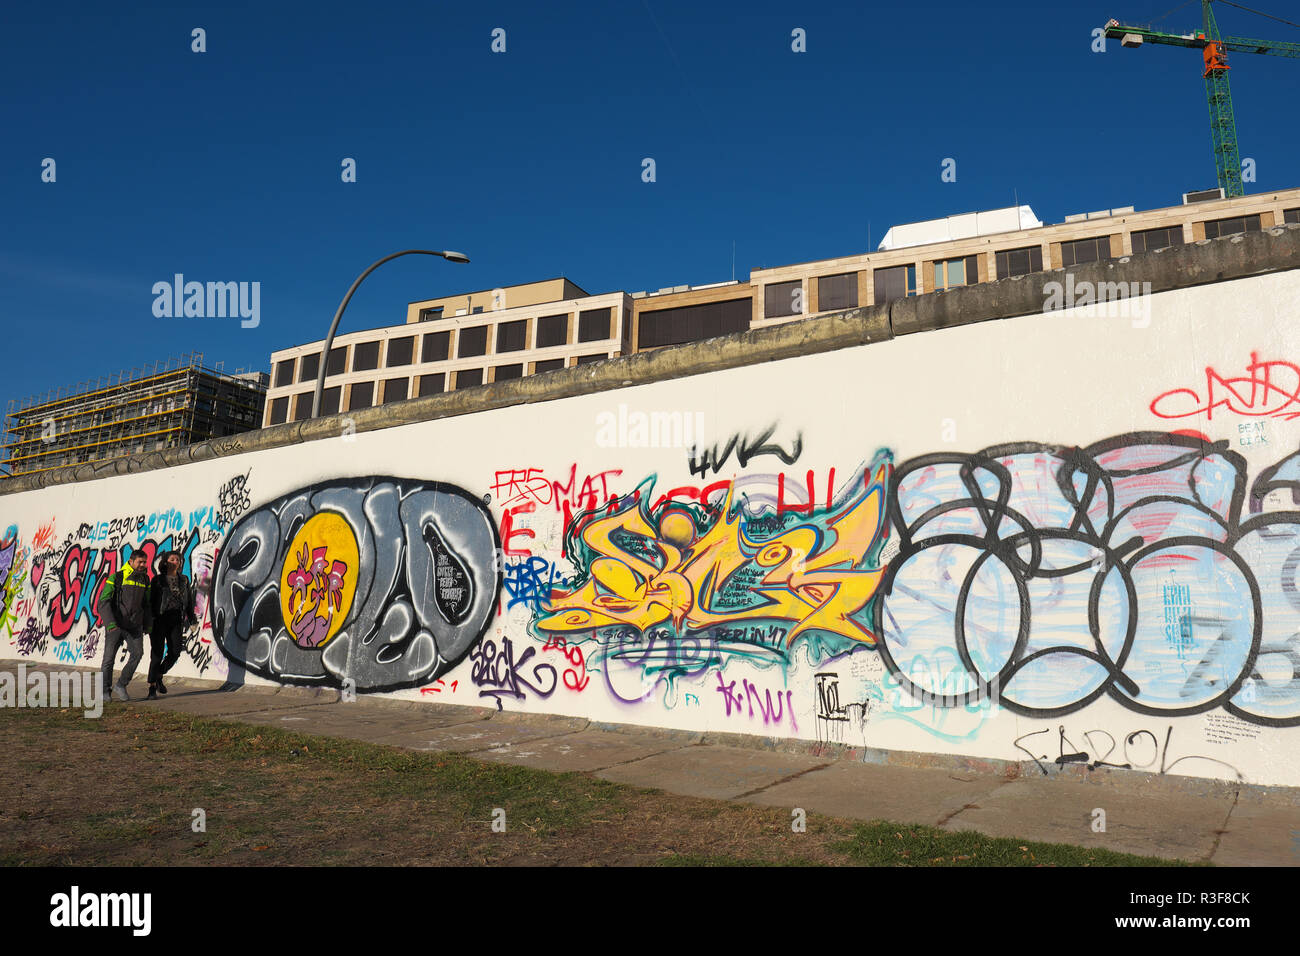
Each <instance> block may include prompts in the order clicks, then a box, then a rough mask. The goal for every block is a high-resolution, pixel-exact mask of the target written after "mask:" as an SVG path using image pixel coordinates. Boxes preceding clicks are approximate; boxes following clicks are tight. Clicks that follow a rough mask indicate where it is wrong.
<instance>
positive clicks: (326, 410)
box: [320, 385, 343, 415]
mask: <svg viewBox="0 0 1300 956" xmlns="http://www.w3.org/2000/svg"><path fill="white" fill-rule="evenodd" d="M342 393H343V388H342V386H339V385H335V386H334V387H333V388H327V389H325V390H324V391H323V392H321V393H320V413H321V414H322V415H337V414H338V413H339V397H340V396H341V395H342Z"/></svg>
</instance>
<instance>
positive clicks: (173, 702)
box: [127, 685, 325, 717]
mask: <svg viewBox="0 0 1300 956" xmlns="http://www.w3.org/2000/svg"><path fill="white" fill-rule="evenodd" d="M137 689H138V690H139V691H140V693H139V694H137V693H136V690H137ZM127 690H128V691H129V692H130V694H131V698H132V701H133V702H134V703H136V704H139V705H141V706H144V707H157V708H158V709H160V710H168V711H173V712H178V713H184V714H192V715H194V716H196V717H236V716H238V715H240V714H249V713H254V712H257V711H276V710H293V709H296V708H299V707H312V706H315V707H319V706H323V705H324V703H325V702H324V701H321V702H320V703H316V704H313V703H312V702H311V701H310V700H308V699H304V698H302V697H299V696H297V695H283V696H281V695H279V694H275V693H258V692H256V691H249V690H246V689H245V690H238V691H233V690H181V689H179V688H170V687H169V688H168V692H167V694H166V695H164V696H161V697H159V698H158V699H157V700H144V699H143V698H144V695H145V694H146V693H147V692H148V691H147V688H136V687H135V686H134V685H132V686H131V687H128V688H127Z"/></svg>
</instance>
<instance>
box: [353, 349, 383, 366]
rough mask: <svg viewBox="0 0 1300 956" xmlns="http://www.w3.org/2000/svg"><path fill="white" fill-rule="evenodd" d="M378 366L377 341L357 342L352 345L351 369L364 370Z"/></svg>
mask: <svg viewBox="0 0 1300 956" xmlns="http://www.w3.org/2000/svg"><path fill="white" fill-rule="evenodd" d="M372 368H379V343H378V342H358V343H357V344H356V345H354V346H352V371H354V372H366V371H369V370H370V369H372Z"/></svg>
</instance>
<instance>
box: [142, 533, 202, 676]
mask: <svg viewBox="0 0 1300 956" xmlns="http://www.w3.org/2000/svg"><path fill="white" fill-rule="evenodd" d="M149 605H150V609H151V610H152V611H153V622H154V623H153V630H151V631H150V632H149V637H150V643H149V698H148V699H150V700H154V699H156V698H157V697H158V695H159V694H165V693H167V685H166V684H164V683H163V675H164V674H166V673H167V672H168V671H169V670H171V669H172V667H173V666H175V664H176V661H177V660H179V659H180V656H181V651H182V650H183V649H184V648H185V639H184V637H183V636H182V631H183V630H184V629H185V628H186V627H187V626H192V625H194V624H197V623H198V619H197V618H196V617H195V615H194V588H193V587H192V586H191V585H190V580H189V578H187V577H186V576H185V575H183V574H181V556H180V552H178V551H171V552H168V554H167V555H166V556H165V557H164V558H163V570H162V573H161V574H159V575H158V576H157V577H155V578H154V579H153V585H152V586H151V589H150V601H149ZM164 644H166V647H167V653H166V657H164V656H163V645H164Z"/></svg>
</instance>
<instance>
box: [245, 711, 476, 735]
mask: <svg viewBox="0 0 1300 956" xmlns="http://www.w3.org/2000/svg"><path fill="white" fill-rule="evenodd" d="M230 716H231V719H233V720H238V721H241V722H242V723H249V724H258V725H260V726H263V727H278V728H279V729H281V730H289V731H293V732H295V733H304V734H320V735H321V736H324V737H343V738H345V739H348V740H364V741H366V742H367V743H383V742H385V741H386V738H388V737H392V736H394V735H402V734H423V733H426V732H431V731H434V730H437V729H439V728H443V727H448V726H456V725H460V724H475V723H482V722H483V716H482V715H481V714H480V713H477V712H475V711H473V710H470V709H467V708H466V709H463V710H461V711H460V712H459V713H454V712H451V713H449V712H439V713H428V714H421V713H419V712H418V711H411V710H402V711H388V712H384V711H378V710H375V709H371V708H365V709H362V708H359V707H357V706H356V705H354V704H340V703H329V704H317V705H311V704H308V705H300V706H298V707H291V708H277V709H269V708H268V709H264V710H260V711H251V712H247V713H242V714H232V715H230Z"/></svg>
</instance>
